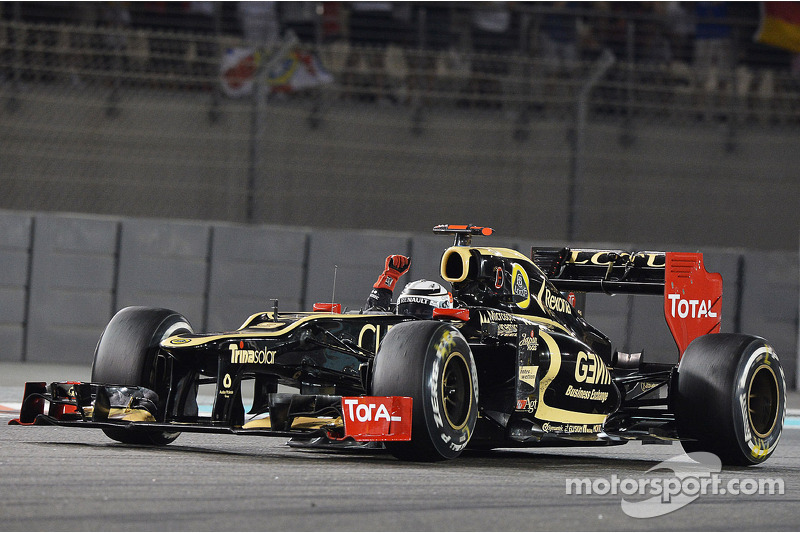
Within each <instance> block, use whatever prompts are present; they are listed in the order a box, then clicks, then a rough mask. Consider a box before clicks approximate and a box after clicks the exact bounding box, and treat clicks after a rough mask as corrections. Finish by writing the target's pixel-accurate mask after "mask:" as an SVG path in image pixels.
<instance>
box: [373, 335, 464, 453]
mask: <svg viewBox="0 0 800 533" xmlns="http://www.w3.org/2000/svg"><path fill="white" fill-rule="evenodd" d="M372 394H374V395H376V396H410V397H411V398H413V409H412V421H411V441H409V442H387V443H386V448H387V449H388V450H389V452H390V453H391V454H392V455H394V456H395V457H397V458H398V459H403V460H410V461H440V460H443V459H453V458H455V457H458V456H459V455H460V454H461V452H462V451H463V450H464V448H466V446H467V444H468V443H469V439H470V437H471V436H472V433H473V430H474V429H475V422H476V420H477V417H478V378H477V371H476V369H475V361H474V359H473V357H472V352H471V351H470V349H469V345H468V344H467V341H466V340H465V339H464V337H463V336H462V335H461V333H459V331H458V330H457V329H455V328H454V327H452V326H450V325H448V324H445V323H442V322H436V321H411V322H403V323H401V324H398V325H396V326H394V327H392V328H391V329H390V330H389V332H388V333H387V334H386V337H384V339H383V340H382V341H381V344H380V349H379V350H378V353H377V354H376V356H375V362H374V370H373V374H372Z"/></svg>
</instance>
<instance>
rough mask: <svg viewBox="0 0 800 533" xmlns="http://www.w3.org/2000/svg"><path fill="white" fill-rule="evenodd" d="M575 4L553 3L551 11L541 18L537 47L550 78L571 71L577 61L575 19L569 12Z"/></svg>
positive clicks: (576, 24)
mask: <svg viewBox="0 0 800 533" xmlns="http://www.w3.org/2000/svg"><path fill="white" fill-rule="evenodd" d="M577 4H578V3H577V2H553V4H552V7H553V10H554V11H552V12H550V13H547V14H545V15H544V17H543V18H542V21H541V24H540V26H539V47H540V50H541V54H542V59H543V61H544V64H545V67H546V69H547V71H548V73H549V75H550V76H557V75H560V74H562V73H564V72H569V71H571V70H572V69H573V68H574V66H575V64H576V62H577V61H578V23H577V17H576V16H575V15H573V14H571V13H570V12H569V11H570V10H571V9H575V8H576V7H577Z"/></svg>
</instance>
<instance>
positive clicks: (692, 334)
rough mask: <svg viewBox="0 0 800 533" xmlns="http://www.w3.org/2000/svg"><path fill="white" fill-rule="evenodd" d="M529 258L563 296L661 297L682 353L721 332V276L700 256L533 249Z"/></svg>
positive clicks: (673, 335) (671, 253) (666, 317)
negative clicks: (621, 295)
mask: <svg viewBox="0 0 800 533" xmlns="http://www.w3.org/2000/svg"><path fill="white" fill-rule="evenodd" d="M531 259H532V260H533V262H534V263H535V264H536V266H538V267H539V268H540V269H541V270H542V271H543V272H544V274H545V275H546V276H547V277H548V279H549V280H550V281H551V282H552V283H553V285H554V286H555V287H556V288H557V289H558V290H560V291H562V292H572V291H576V292H604V293H606V294H657V295H663V298H664V317H665V319H666V321H667V325H668V326H669V329H670V331H671V332H672V337H673V338H674V339H675V343H676V344H677V345H678V350H679V351H680V354H681V355H683V352H684V351H685V350H686V347H687V346H688V345H689V343H690V342H691V341H692V340H694V339H695V338H697V337H699V336H701V335H705V334H708V333H719V331H720V323H721V318H722V276H721V275H720V274H716V273H709V272H707V271H706V269H705V266H704V265H703V254H701V253H678V252H626V251H622V250H599V249H570V248H536V247H534V248H532V249H531Z"/></svg>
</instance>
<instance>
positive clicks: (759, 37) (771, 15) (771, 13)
mask: <svg viewBox="0 0 800 533" xmlns="http://www.w3.org/2000/svg"><path fill="white" fill-rule="evenodd" d="M755 40H756V42H759V43H763V44H769V45H772V46H777V47H778V48H783V49H785V50H789V51H792V52H798V53H800V2H761V24H760V25H759V27H758V31H757V32H756V35H755Z"/></svg>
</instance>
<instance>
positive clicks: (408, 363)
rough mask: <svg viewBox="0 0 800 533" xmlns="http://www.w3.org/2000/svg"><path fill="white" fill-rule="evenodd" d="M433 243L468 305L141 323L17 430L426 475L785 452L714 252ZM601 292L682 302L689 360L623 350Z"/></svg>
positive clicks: (138, 318)
mask: <svg viewBox="0 0 800 533" xmlns="http://www.w3.org/2000/svg"><path fill="white" fill-rule="evenodd" d="M434 232H435V233H437V234H445V235H455V243H454V245H453V246H452V247H450V248H447V249H446V250H445V251H444V254H443V256H442V260H441V276H442V278H443V279H444V280H446V281H447V282H449V283H450V284H451V285H452V295H453V297H454V300H453V301H454V302H455V305H454V306H453V307H451V308H437V309H434V310H433V312H432V314H431V317H430V318H429V319H420V318H416V317H413V316H405V315H400V314H395V313H390V312H370V313H364V312H351V313H344V314H342V313H341V308H340V306H338V305H336V304H317V305H315V311H314V312H305V313H284V312H279V311H278V306H277V303H276V304H275V305H274V307H273V309H272V311H271V312H261V313H257V314H254V315H252V316H251V317H250V318H248V319H247V320H246V321H245V323H244V325H242V327H241V328H239V329H238V330H236V331H231V332H226V333H202V334H200V333H194V332H193V331H192V328H191V326H190V325H189V323H188V321H187V320H186V319H185V318H184V317H182V316H181V315H180V314H178V313H176V312H174V311H169V310H165V309H153V308H143V307H128V308H125V309H123V310H121V311H119V312H118V313H117V314H116V315H115V316H114V317H113V318H112V319H111V321H110V322H109V324H108V326H107V327H106V328H105V331H104V332H103V334H102V336H101V338H100V341H99V343H98V345H97V349H96V351H95V356H94V364H93V367H92V377H91V383H76V382H55V383H51V384H49V385H48V384H45V383H35V382H32V383H27V384H26V390H25V397H24V401H23V404H22V408H21V411H20V418H19V419H18V420H16V421H14V422H15V423H20V424H55V425H61V426H74V427H90V428H100V429H102V430H103V431H104V432H105V433H106V435H108V436H109V437H110V438H112V439H114V440H117V441H120V442H123V443H146V444H157V445H163V444H168V443H170V442H172V441H173V440H175V438H176V437H177V436H178V435H179V433H180V432H182V431H195V432H207V433H234V434H257V435H267V436H286V437H292V441H290V443H291V442H294V443H297V442H300V443H302V442H305V443H320V442H324V443H326V444H328V445H335V444H336V443H339V444H341V445H343V446H344V445H346V444H347V443H350V444H351V445H357V444H356V443H374V442H381V443H383V444H382V445H383V446H385V448H386V449H388V451H389V452H390V453H391V454H393V455H394V456H396V457H398V458H400V459H406V460H418V461H436V460H441V459H452V458H455V457H457V456H458V455H459V454H461V452H462V451H463V450H465V449H469V448H474V449H490V448H501V447H506V448H507V447H517V446H524V447H533V446H558V445H608V444H622V443H625V442H627V441H629V440H640V441H644V442H646V443H656V442H663V441H672V440H680V442H681V444H682V445H683V447H684V449H685V450H687V451H701V450H702V451H707V452H712V453H715V454H717V455H718V456H719V457H720V458H721V459H722V461H723V463H726V464H739V465H751V464H757V463H761V462H763V461H765V460H766V459H767V458H768V457H769V456H770V455H771V454H772V453H773V451H774V450H775V446H776V445H777V443H778V440H779V438H780V436H781V431H782V428H783V419H784V412H785V400H786V393H785V383H784V375H783V370H782V368H781V364H780V361H779V360H778V356H777V355H776V353H775V351H774V350H773V348H772V347H771V346H770V345H769V344H768V343H767V342H766V341H765V340H764V339H761V338H759V337H753V336H748V335H739V334H723V333H719V329H720V312H721V298H722V278H721V276H720V275H719V274H709V273H707V272H706V270H705V267H704V266H703V259H702V254H699V253H664V252H623V251H618V250H599V249H597V250H595V249H569V248H534V249H533V250H532V251H531V256H530V257H527V256H526V255H523V254H522V253H519V252H517V251H514V250H510V249H504V248H491V247H476V246H472V244H471V241H472V238H473V236H475V235H484V236H488V235H491V234H492V230H491V229H490V228H482V227H476V226H472V225H466V226H455V225H444V226H437V227H436V228H434ZM586 292H605V293H609V294H612V293H627V294H659V295H663V298H664V312H665V317H666V320H667V323H668V325H669V328H670V330H671V331H672V334H673V337H674V339H675V341H676V344H677V346H678V350H679V353H680V362H679V363H678V364H677V365H671V364H663V363H648V362H646V361H643V360H642V357H641V354H627V353H620V352H617V351H615V350H613V349H612V343H611V341H610V340H609V339H608V338H607V337H606V336H605V335H604V334H603V333H601V332H600V331H598V330H597V329H595V328H594V327H592V326H591V325H590V324H589V323H588V322H587V321H586V320H585V319H584V317H583V315H582V312H580V311H579V310H578V309H577V308H576V305H577V307H580V304H579V303H577V302H579V301H580V300H581V299H582V298H581V297H582V296H583V293H586ZM246 380H253V381H252V382H251V383H249V384H248V385H250V384H252V385H253V400H252V406H251V407H250V408H249V410H248V412H247V413H245V410H246V409H245V407H244V403H243V400H242V383H243V382H245V381H246ZM203 385H206V386H207V387H213V390H214V402H213V408H212V409H211V412H210V414H209V413H202V412H199V410H198V403H197V395H198V388H199V387H201V386H203ZM278 385H284V386H289V387H292V388H293V389H294V390H295V391H296V392H278ZM371 446H379V445H376V444H371Z"/></svg>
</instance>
